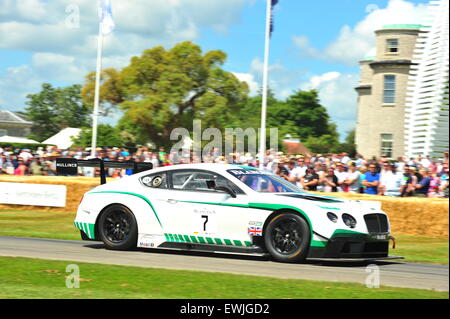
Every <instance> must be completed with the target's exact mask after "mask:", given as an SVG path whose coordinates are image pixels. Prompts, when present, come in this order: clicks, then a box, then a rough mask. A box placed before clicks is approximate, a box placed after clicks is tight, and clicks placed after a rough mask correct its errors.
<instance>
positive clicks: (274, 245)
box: [264, 213, 311, 262]
mask: <svg viewBox="0 0 450 319" xmlns="http://www.w3.org/2000/svg"><path fill="white" fill-rule="evenodd" d="M310 238H311V232H310V229H309V226H308V223H307V222H306V221H305V220H304V219H303V218H302V217H300V216H299V215H298V214H295V213H281V214H280V215H277V216H275V217H274V218H273V219H272V220H271V221H270V222H269V224H268V225H267V227H266V230H265V231H264V241H265V244H266V248H267V250H268V251H269V253H270V255H271V256H272V257H273V258H274V259H275V260H277V261H281V262H301V261H304V260H305V259H306V256H307V254H308V247H309V242H310Z"/></svg>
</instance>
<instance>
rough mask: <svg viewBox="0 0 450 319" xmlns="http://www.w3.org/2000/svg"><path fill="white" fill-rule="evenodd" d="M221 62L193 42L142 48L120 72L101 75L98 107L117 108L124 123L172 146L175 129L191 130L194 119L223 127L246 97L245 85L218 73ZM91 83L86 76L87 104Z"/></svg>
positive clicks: (220, 55)
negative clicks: (120, 111) (121, 113)
mask: <svg viewBox="0 0 450 319" xmlns="http://www.w3.org/2000/svg"><path fill="white" fill-rule="evenodd" d="M225 59H226V54H225V53H224V52H222V51H209V52H207V53H205V54H204V55H202V51H201V48H200V47H199V46H198V45H196V44H193V43H191V42H182V43H180V44H178V45H176V46H175V47H173V48H172V49H170V50H165V49H164V48H163V47H155V48H152V49H148V50H145V51H144V52H143V53H142V55H141V56H140V57H136V56H135V57H133V58H132V59H131V63H130V65H128V66H127V67H125V68H124V69H122V70H120V71H116V70H114V69H108V70H105V71H104V72H103V74H104V76H105V77H104V80H103V82H102V86H101V92H102V94H101V101H102V104H103V105H105V104H107V103H109V104H110V105H111V106H112V107H114V106H120V108H121V109H122V110H123V111H124V116H125V117H126V121H128V122H129V123H132V124H133V125H135V126H137V127H139V128H140V130H141V131H140V132H141V133H142V134H144V135H145V136H146V137H147V139H150V140H151V141H152V142H154V143H155V144H157V145H164V146H168V145H169V144H170V140H169V138H170V133H171V130H172V129H173V128H176V127H184V128H186V129H188V130H191V129H192V121H193V119H201V120H202V121H203V123H202V125H203V127H216V128H223V127H225V126H226V125H227V124H228V123H230V122H231V121H232V119H233V116H234V114H236V113H237V112H238V111H239V105H240V104H241V103H242V101H244V100H245V99H246V98H247V95H248V86H247V84H246V83H245V82H240V81H239V80H238V79H237V78H236V77H235V76H234V75H233V74H232V73H230V72H226V71H224V70H223V69H221V67H220V66H221V65H222V64H223V63H224V62H225ZM93 81H94V77H93V75H92V74H89V75H88V77H87V82H86V84H85V86H84V89H83V97H84V101H86V102H87V103H90V104H92V100H93V90H94V85H93Z"/></svg>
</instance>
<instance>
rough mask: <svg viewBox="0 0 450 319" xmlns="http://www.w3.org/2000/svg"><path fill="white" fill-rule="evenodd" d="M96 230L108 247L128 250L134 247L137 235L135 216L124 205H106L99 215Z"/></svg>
mask: <svg viewBox="0 0 450 319" xmlns="http://www.w3.org/2000/svg"><path fill="white" fill-rule="evenodd" d="M98 232H99V235H100V239H101V240H102V241H103V243H104V244H105V246H106V248H108V249H114V250H130V249H133V248H136V243H137V236H138V229H137V222H136V218H135V217H134V215H133V213H132V212H131V211H130V210H129V209H128V208H127V207H125V206H122V205H112V206H109V207H107V208H106V209H105V210H104V211H103V213H102V214H101V215H100V218H99V221H98Z"/></svg>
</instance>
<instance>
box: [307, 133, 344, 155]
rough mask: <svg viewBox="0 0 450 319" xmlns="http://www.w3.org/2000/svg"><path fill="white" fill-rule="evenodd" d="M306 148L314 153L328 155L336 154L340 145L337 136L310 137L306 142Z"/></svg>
mask: <svg viewBox="0 0 450 319" xmlns="http://www.w3.org/2000/svg"><path fill="white" fill-rule="evenodd" d="M305 146H306V147H307V148H308V149H309V150H310V151H311V152H313V153H316V154H319V153H322V154H327V153H336V150H337V148H336V147H339V146H340V144H339V140H338V138H337V137H336V136H333V135H330V134H325V135H322V136H320V137H314V136H310V137H308V139H307V140H306V141H305Z"/></svg>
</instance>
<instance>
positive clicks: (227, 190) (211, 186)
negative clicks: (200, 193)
mask: <svg viewBox="0 0 450 319" xmlns="http://www.w3.org/2000/svg"><path fill="white" fill-rule="evenodd" d="M206 185H207V186H208V188H209V189H214V190H216V191H219V192H225V193H227V194H228V195H230V196H231V197H233V198H236V193H235V192H234V191H233V190H232V189H231V188H229V187H227V186H217V185H216V182H215V181H206Z"/></svg>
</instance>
